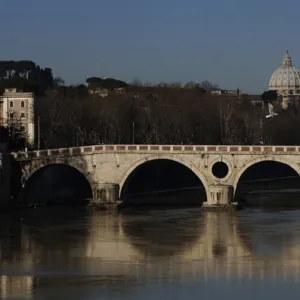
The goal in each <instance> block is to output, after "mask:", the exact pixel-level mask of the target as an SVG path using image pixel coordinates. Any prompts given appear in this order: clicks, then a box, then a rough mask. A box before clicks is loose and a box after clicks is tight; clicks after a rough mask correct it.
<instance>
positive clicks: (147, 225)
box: [0, 208, 300, 300]
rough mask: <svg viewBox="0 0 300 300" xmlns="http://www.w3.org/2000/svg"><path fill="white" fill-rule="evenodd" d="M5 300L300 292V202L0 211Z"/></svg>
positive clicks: (287, 295)
mask: <svg viewBox="0 0 300 300" xmlns="http://www.w3.org/2000/svg"><path fill="white" fill-rule="evenodd" d="M0 257H1V263H0V280H1V285H0V297H1V299H41V300H47V299H51V300H52V299H56V300H59V299H63V300H67V299H72V300H77V299H78V300H79V299H80V300H82V299H84V300H88V299H91V300H96V299H97V300H98V299H144V300H146V299H231V300H235V299H251V300H252V299H255V298H256V299H272V300H275V299H283V298H284V299H299V295H300V284H299V281H300V210H272V211H271V210H267V211H263V210H260V209H252V208H248V209H245V210H242V211H238V212H235V213H227V212H222V213H214V212H204V211H202V209H201V208H176V209H174V208H168V209H167V208H156V209H154V208H152V209H147V210H146V209H144V210H137V209H131V210H129V209H128V210H124V211H122V212H119V213H107V212H87V211H86V210H85V209H80V208H77V209H74V208H73V209H72V208H47V209H46V208H41V209H35V210H27V211H19V212H14V213H11V214H9V215H5V214H1V215H0Z"/></svg>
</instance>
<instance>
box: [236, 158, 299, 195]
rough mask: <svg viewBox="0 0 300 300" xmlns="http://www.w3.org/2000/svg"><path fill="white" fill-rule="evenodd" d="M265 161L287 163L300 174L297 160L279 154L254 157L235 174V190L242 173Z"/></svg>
mask: <svg viewBox="0 0 300 300" xmlns="http://www.w3.org/2000/svg"><path fill="white" fill-rule="evenodd" d="M264 161H274V162H278V163H281V164H284V165H287V166H289V167H291V168H292V169H293V170H294V171H295V172H296V173H297V174H298V175H300V166H299V165H298V164H297V163H295V162H293V161H291V160H289V159H286V158H282V157H278V156H264V157H258V158H255V159H252V160H250V161H248V162H247V163H246V164H244V165H243V166H242V167H241V168H240V169H239V171H238V172H237V174H236V175H235V178H234V181H233V188H234V192H236V188H237V185H238V183H239V180H240V178H241V177H242V175H243V174H244V173H245V172H246V171H247V169H249V168H250V167H251V166H253V165H255V164H257V163H260V162H264Z"/></svg>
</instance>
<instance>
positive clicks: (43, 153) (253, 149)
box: [12, 145, 300, 159]
mask: <svg viewBox="0 0 300 300" xmlns="http://www.w3.org/2000/svg"><path fill="white" fill-rule="evenodd" d="M104 152H105V153H107V152H117V153H124V152H127V153H131V152H139V153H143V152H145V153H149V152H150V153H157V152H159V153H180V152H181V153H200V154H205V153H223V154H225V153H231V154H235V153H237V154H269V153H274V154H275V153H289V154H293V153H294V154H296V153H299V152H300V146H260V145H252V146H247V145H245V146H239V145H230V146H224V145H94V146H83V147H73V148H59V149H47V150H40V151H28V152H13V153H12V155H13V156H14V157H15V158H16V159H34V158H37V159H38V158H44V157H52V156H77V155H89V154H94V153H104Z"/></svg>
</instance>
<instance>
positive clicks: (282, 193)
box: [235, 160, 300, 206]
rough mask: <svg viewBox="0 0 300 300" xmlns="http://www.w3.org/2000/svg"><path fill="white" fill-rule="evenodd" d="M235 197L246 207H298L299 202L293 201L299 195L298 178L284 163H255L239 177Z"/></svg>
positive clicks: (299, 180) (299, 178) (299, 185)
mask: <svg viewBox="0 0 300 300" xmlns="http://www.w3.org/2000/svg"><path fill="white" fill-rule="evenodd" d="M235 195H236V198H237V199H238V200H239V199H243V201H244V202H245V203H247V204H248V205H255V206H256V205H260V206H264V205H266V206H269V205H271V206H273V205H274V206H277V205H279V206H286V205H287V206H290V205H291V204H292V205H294V204H296V206H300V201H299V200H297V201H296V202H295V201H294V200H295V199H296V198H299V195H300V177H299V175H298V173H297V172H296V171H295V170H294V169H293V168H292V167H291V166H289V165H287V164H285V163H282V162H277V161H271V160H268V161H261V162H257V163H255V164H253V165H251V166H250V167H249V168H247V169H246V170H245V171H244V173H243V174H242V175H241V177H240V178H239V181H238V183H237V187H236V192H235ZM294 196H295V197H294Z"/></svg>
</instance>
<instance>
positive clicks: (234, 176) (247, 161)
mask: <svg viewBox="0 0 300 300" xmlns="http://www.w3.org/2000/svg"><path fill="white" fill-rule="evenodd" d="M12 155H13V157H14V159H15V160H16V161H17V162H19V164H20V167H21V169H22V184H23V187H24V186H25V185H26V182H27V181H28V180H29V178H30V177H31V176H32V175H33V174H34V173H35V172H37V171H38V170H39V169H41V168H43V167H45V166H47V165H51V164H66V165H69V166H71V167H73V168H74V169H76V170H78V171H79V172H81V173H82V174H83V175H84V176H85V177H86V179H87V181H88V182H89V184H90V186H91V189H92V190H93V198H94V201H96V202H99V203H108V204H109V203H110V204H111V203H115V202H117V200H119V196H120V195H121V193H122V189H123V187H124V184H125V182H126V180H127V179H128V178H129V176H130V175H131V174H132V173H133V172H135V170H136V169H137V168H139V167H140V166H142V165H143V164H144V163H146V162H152V161H157V160H169V161H173V162H176V163H179V164H180V165H182V166H184V167H186V168H188V169H190V170H191V171H192V172H193V173H194V174H195V176H197V177H198V178H199V180H200V181H201V182H202V184H203V186H204V188H205V191H206V196H207V199H206V202H205V203H204V205H205V206H209V207H214V206H229V205H231V204H232V202H233V199H234V194H235V191H236V189H237V185H238V182H239V179H240V178H241V176H242V174H244V172H245V171H246V170H247V169H248V168H250V167H251V166H253V165H255V164H257V163H259V162H263V161H275V162H279V163H282V164H285V165H288V166H289V167H291V168H292V169H293V170H295V172H296V173H297V174H300V147H298V146H297V147H296V146H192V145H189V146H175V145H163V146H160V145H98V146H86V147H78V148H64V149H53V150H42V151H32V152H26V153H20V152H19V153H12ZM216 166H217V167H218V168H219V170H221V171H219V172H218V171H216V170H215V169H218V168H217V167H216ZM199 201H200V199H199Z"/></svg>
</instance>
